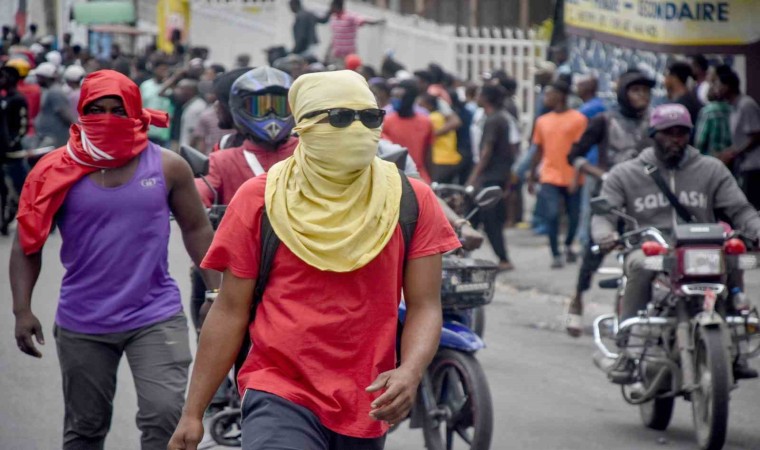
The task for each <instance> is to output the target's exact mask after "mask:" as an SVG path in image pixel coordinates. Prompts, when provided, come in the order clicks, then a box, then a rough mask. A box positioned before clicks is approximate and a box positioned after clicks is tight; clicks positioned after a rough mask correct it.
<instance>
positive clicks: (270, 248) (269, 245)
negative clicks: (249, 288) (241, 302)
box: [250, 209, 280, 322]
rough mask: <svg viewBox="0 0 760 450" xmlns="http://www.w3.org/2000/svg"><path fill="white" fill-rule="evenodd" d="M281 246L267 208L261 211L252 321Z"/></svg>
mask: <svg viewBox="0 0 760 450" xmlns="http://www.w3.org/2000/svg"><path fill="white" fill-rule="evenodd" d="M279 246H280V238H279V237H277V233H275V232H274V229H273V228H272V224H271V223H270V222H269V216H267V212H266V209H264V210H263V211H262V212H261V259H260V260H259V276H258V277H257V278H256V287H255V288H254V290H253V304H252V305H251V320H250V321H251V322H253V319H254V318H255V317H256V308H257V307H258V306H259V303H261V299H262V298H263V297H264V289H265V288H266V285H267V282H268V281H269V274H270V273H271V271H272V263H273V262H274V254H275V253H277V247H279Z"/></svg>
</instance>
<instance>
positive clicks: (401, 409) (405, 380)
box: [366, 366, 421, 426]
mask: <svg viewBox="0 0 760 450" xmlns="http://www.w3.org/2000/svg"><path fill="white" fill-rule="evenodd" d="M420 379H421V376H420V375H418V374H415V373H413V372H412V371H410V370H408V369H405V368H404V366H401V367H399V368H398V369H395V370H389V371H388V372H383V373H381V374H380V375H378V376H377V379H376V380H375V381H374V382H373V383H372V384H371V385H370V386H369V387H367V389H366V390H367V392H378V391H380V390H383V389H384V390H385V392H384V393H383V394H382V395H381V396H380V397H378V398H377V399H375V401H374V402H372V410H371V411H370V412H369V415H370V417H372V418H373V419H375V420H384V421H385V422H387V423H388V424H389V425H391V426H393V425H396V424H397V423H399V422H401V421H402V420H404V419H406V417H407V416H408V415H409V410H411V409H412V405H413V404H414V398H415V396H416V395H417V387H418V386H419V384H420Z"/></svg>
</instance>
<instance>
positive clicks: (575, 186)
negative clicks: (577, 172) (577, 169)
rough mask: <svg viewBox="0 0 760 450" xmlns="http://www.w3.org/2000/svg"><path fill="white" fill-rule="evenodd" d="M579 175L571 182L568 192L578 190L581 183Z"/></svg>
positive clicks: (571, 192) (572, 192) (573, 192)
mask: <svg viewBox="0 0 760 450" xmlns="http://www.w3.org/2000/svg"><path fill="white" fill-rule="evenodd" d="M578 178H579V177H573V181H571V182H570V186H568V187H567V192H569V193H570V194H575V193H576V192H578V188H579V187H580V183H579V180H578Z"/></svg>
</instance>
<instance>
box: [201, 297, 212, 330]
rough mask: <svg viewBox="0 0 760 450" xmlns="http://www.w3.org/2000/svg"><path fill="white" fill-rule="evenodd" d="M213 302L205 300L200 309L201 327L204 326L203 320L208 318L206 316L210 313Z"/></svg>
mask: <svg viewBox="0 0 760 450" xmlns="http://www.w3.org/2000/svg"><path fill="white" fill-rule="evenodd" d="M213 304H214V303H213V302H210V301H205V302H203V304H202V305H201V309H200V311H198V328H201V327H202V326H203V322H204V321H205V320H206V316H207V315H208V312H209V310H210V309H211V305H213Z"/></svg>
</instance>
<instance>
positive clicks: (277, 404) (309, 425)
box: [242, 389, 385, 450]
mask: <svg viewBox="0 0 760 450" xmlns="http://www.w3.org/2000/svg"><path fill="white" fill-rule="evenodd" d="M242 410H243V411H242V413H243V422H242V427H243V450H383V448H384V447H385V436H381V437H378V438H370V439H362V438H355V437H351V436H344V435H342V434H338V433H336V432H334V431H331V430H328V429H327V428H326V427H325V426H323V425H322V424H321V423H320V422H319V419H318V418H317V416H315V415H314V413H312V412H311V411H309V410H308V409H306V408H304V407H303V406H300V405H296V404H295V403H292V402H289V401H288V400H285V399H284V398H281V397H278V396H276V395H274V394H270V393H268V392H262V391H256V390H253V389H248V390H246V391H245V396H244V397H243V405H242Z"/></svg>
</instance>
